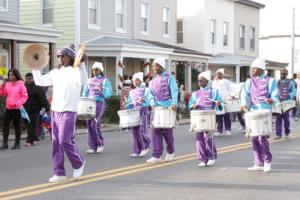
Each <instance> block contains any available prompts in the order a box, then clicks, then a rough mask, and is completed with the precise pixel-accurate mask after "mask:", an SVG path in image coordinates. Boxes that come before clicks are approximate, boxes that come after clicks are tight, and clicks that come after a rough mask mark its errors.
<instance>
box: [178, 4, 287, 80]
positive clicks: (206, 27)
mask: <svg viewBox="0 0 300 200" xmlns="http://www.w3.org/2000/svg"><path fill="white" fill-rule="evenodd" d="M264 6H265V5H263V4H260V3H257V2H255V1H251V0H179V1H178V19H177V22H178V23H180V24H183V25H182V26H183V29H182V30H183V31H181V30H179V31H178V32H177V35H179V36H180V40H178V41H177V44H178V45H179V46H181V47H185V48H188V49H193V50H196V51H199V52H204V53H207V54H212V57H211V58H210V59H209V60H208V66H207V68H208V69H210V70H211V71H212V72H215V71H216V70H217V69H218V68H225V75H226V77H227V78H229V79H231V80H232V81H236V82H240V81H245V80H246V78H247V77H248V75H249V67H250V64H251V62H252V61H253V60H254V59H255V58H256V57H257V56H258V55H259V40H258V37H259V16H260V15H259V14H260V13H259V11H260V9H262V8H264ZM268 63H269V64H268V66H267V69H269V71H270V72H269V73H271V72H272V70H274V69H278V68H279V69H281V68H284V67H285V66H284V65H285V63H274V62H268ZM270 63H272V66H271V65H270Z"/></svg>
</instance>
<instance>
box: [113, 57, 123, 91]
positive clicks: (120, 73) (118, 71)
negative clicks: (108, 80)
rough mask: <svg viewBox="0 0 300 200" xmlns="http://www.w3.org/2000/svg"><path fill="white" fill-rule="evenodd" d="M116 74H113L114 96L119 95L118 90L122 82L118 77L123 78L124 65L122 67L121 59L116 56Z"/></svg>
mask: <svg viewBox="0 0 300 200" xmlns="http://www.w3.org/2000/svg"><path fill="white" fill-rule="evenodd" d="M115 69H116V74H115V91H116V94H117V95H119V94H120V91H121V90H120V88H121V87H122V84H123V82H122V81H121V80H120V78H119V77H122V78H123V71H124V65H123V57H122V56H121V55H118V56H116V68H115Z"/></svg>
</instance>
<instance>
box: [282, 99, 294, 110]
mask: <svg viewBox="0 0 300 200" xmlns="http://www.w3.org/2000/svg"><path fill="white" fill-rule="evenodd" d="M281 105H282V111H283V113H285V112H287V111H289V110H291V109H293V108H294V107H295V106H296V102H295V101H294V100H286V101H283V102H281Z"/></svg>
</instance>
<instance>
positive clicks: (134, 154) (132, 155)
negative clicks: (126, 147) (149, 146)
mask: <svg viewBox="0 0 300 200" xmlns="http://www.w3.org/2000/svg"><path fill="white" fill-rule="evenodd" d="M139 155H140V154H137V153H132V154H130V157H132V158H135V157H138V156H139Z"/></svg>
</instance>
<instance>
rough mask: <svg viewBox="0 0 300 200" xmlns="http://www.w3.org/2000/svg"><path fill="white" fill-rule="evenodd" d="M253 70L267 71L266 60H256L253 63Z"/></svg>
mask: <svg viewBox="0 0 300 200" xmlns="http://www.w3.org/2000/svg"><path fill="white" fill-rule="evenodd" d="M251 68H259V69H262V70H265V69H266V61H265V59H263V58H261V57H258V58H256V59H255V60H254V61H253V62H252V64H251Z"/></svg>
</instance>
